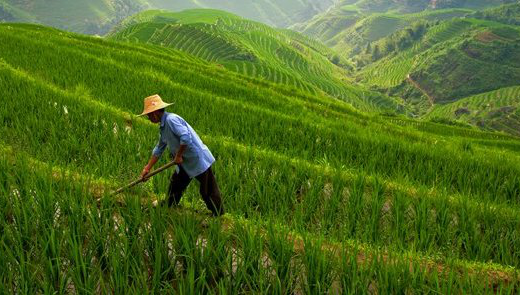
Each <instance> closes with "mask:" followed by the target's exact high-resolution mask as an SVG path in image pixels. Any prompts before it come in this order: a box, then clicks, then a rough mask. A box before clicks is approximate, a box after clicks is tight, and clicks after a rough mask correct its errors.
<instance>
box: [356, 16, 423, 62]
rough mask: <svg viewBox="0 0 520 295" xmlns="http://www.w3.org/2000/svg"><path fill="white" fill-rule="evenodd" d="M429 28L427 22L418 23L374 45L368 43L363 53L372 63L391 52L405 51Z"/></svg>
mask: <svg viewBox="0 0 520 295" xmlns="http://www.w3.org/2000/svg"><path fill="white" fill-rule="evenodd" d="M430 26H431V24H430V23H428V22H424V21H419V22H416V23H414V24H412V25H411V26H409V27H407V28H405V29H403V30H400V31H397V32H395V33H393V34H392V35H390V36H388V37H386V38H384V39H381V40H379V41H377V42H376V43H375V44H371V43H368V44H367V47H366V48H365V52H364V53H365V56H367V57H368V58H369V59H370V61H372V62H374V61H377V60H379V59H381V58H383V57H385V56H387V55H390V54H392V53H393V52H396V51H401V50H404V49H407V48H409V47H411V46H413V44H415V43H416V42H417V41H418V40H420V39H421V38H422V37H423V36H424V34H426V32H427V30H428V28H429V27H430Z"/></svg>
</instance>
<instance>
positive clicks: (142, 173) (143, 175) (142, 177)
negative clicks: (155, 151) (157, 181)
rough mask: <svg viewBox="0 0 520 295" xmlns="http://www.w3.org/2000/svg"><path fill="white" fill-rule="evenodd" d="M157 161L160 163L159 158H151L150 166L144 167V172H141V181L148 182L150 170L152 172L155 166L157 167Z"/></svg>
mask: <svg viewBox="0 0 520 295" xmlns="http://www.w3.org/2000/svg"><path fill="white" fill-rule="evenodd" d="M157 161H159V158H157V157H156V156H152V157H151V158H150V161H148V164H146V166H144V168H143V171H142V172H141V179H142V180H143V181H148V177H147V176H148V173H150V170H152V167H153V165H155V163H157Z"/></svg>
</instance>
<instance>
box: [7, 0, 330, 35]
mask: <svg viewBox="0 0 520 295" xmlns="http://www.w3.org/2000/svg"><path fill="white" fill-rule="evenodd" d="M333 2H334V1H333V0H283V1H282V0H276V1H271V0H260V1H254V2H251V1H242V0H229V1H214V0H175V1H173V0H88V1H83V0H53V1H45V0H0V22H2V21H4V22H29V23H41V24H46V25H50V26H53V27H56V28H60V29H65V30H68V31H73V32H80V33H86V34H99V35H103V34H105V33H106V32H108V31H109V30H110V29H111V28H112V27H113V26H114V25H115V24H116V23H118V22H119V21H121V20H122V19H124V18H126V17H128V16H130V15H132V14H135V13H137V12H139V11H143V10H146V9H168V10H173V11H180V10H184V9H188V8H215V9H222V10H227V11H231V12H233V13H235V14H238V15H241V16H243V17H247V18H250V19H254V20H257V21H260V22H263V23H266V24H269V25H273V26H278V27H287V26H289V25H291V24H294V23H297V22H303V21H307V20H309V19H310V18H312V17H313V16H314V15H316V14H319V13H321V12H323V11H325V10H327V9H328V8H329V7H330V6H331V5H332V4H333Z"/></svg>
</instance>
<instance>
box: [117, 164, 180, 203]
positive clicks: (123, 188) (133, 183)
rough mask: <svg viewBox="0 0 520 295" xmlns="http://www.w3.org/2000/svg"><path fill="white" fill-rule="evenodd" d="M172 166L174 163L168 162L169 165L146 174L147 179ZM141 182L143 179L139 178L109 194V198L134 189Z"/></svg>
mask: <svg viewBox="0 0 520 295" xmlns="http://www.w3.org/2000/svg"><path fill="white" fill-rule="evenodd" d="M173 166H175V162H173V161H172V162H170V163H168V164H166V165H164V166H162V167H160V168H158V169H155V170H154V171H152V172H150V173H149V174H148V176H147V178H151V177H153V176H155V175H157V174H159V173H161V172H163V171H164V170H166V169H168V168H170V167H173ZM142 182H144V179H143V178H139V179H137V180H136V181H134V182H132V183H130V184H128V185H125V186H123V187H122V188H120V189H118V190H116V191H114V192H113V193H111V194H110V196H115V195H118V194H120V193H122V192H123V191H125V190H127V189H129V188H131V187H134V186H136V185H138V184H140V183H142Z"/></svg>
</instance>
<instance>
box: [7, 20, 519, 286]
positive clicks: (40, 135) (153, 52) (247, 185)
mask: <svg viewBox="0 0 520 295" xmlns="http://www.w3.org/2000/svg"><path fill="white" fill-rule="evenodd" d="M0 50H1V51H2V53H3V54H2V59H0V78H1V79H0V95H1V96H2V97H8V98H16V99H7V100H3V101H2V104H3V107H2V108H0V121H1V122H0V123H1V124H0V134H1V147H2V153H1V156H0V168H2V169H0V176H1V177H0V192H1V193H0V196H1V197H0V202H1V204H2V206H0V208H1V209H0V214H1V216H2V218H0V227H1V228H2V231H3V232H4V233H5V234H4V235H3V238H2V240H0V245H1V247H0V252H1V254H2V255H0V257H2V258H1V259H2V260H1V261H2V265H6V266H7V267H6V268H3V269H8V270H9V271H6V272H0V276H1V278H2V282H3V284H2V288H3V289H2V290H4V291H5V292H8V293H9V292H11V293H12V292H16V291H18V292H22V291H23V292H26V293H35V292H36V293H37V292H39V291H42V290H44V289H45V290H49V292H51V291H55V290H67V289H70V288H76V289H78V288H82V290H99V288H101V289H102V290H106V291H109V290H110V291H115V290H119V291H121V292H123V290H125V291H126V292H140V293H142V292H143V290H150V291H151V292H152V291H153V292H158V291H162V292H166V291H168V290H169V291H172V288H173V290H176V291H179V292H181V291H182V290H185V289H184V288H185V287H190V286H191V288H194V291H193V292H195V293H198V292H201V291H202V290H204V289H206V288H210V290H211V288H212V286H214V285H213V284H214V282H211V280H212V279H216V280H217V282H218V283H219V284H220V285H219V288H224V289H227V290H230V292H245V291H251V290H253V291H254V290H256V291H262V290H266V288H274V289H275V290H278V289H277V288H278V287H280V286H282V287H283V286H286V287H290V286H292V287H290V288H297V289H298V288H303V289H305V290H307V291H306V292H310V293H313V292H324V291H325V290H329V288H330V287H331V285H332V282H333V281H335V280H341V283H339V285H338V286H339V288H342V289H343V290H352V289H351V288H354V291H356V290H357V292H361V291H363V290H366V289H367V288H369V287H368V285H369V283H370V282H374V281H375V282H377V285H378V286H379V288H384V289H385V290H395V292H397V293H399V292H405V291H406V292H408V291H410V290H412V291H415V292H424V291H426V290H430V291H431V290H432V289H434V290H437V291H438V292H447V291H448V290H451V291H453V289H456V290H460V291H463V290H464V291H468V290H473V292H477V293H480V292H483V290H484V289H485V288H489V287H490V285H488V284H487V282H486V281H485V279H484V278H487V277H488V276H487V275H486V274H490V273H494V272H493V271H491V270H490V268H492V269H494V270H495V271H496V270H498V271H499V273H498V274H501V275H504V274H506V273H513V275H514V273H516V269H517V267H520V256H519V253H520V248H518V247H519V246H518V245H520V243H519V242H518V236H519V234H520V233H519V229H520V218H519V216H520V214H519V212H518V209H516V208H517V206H518V203H519V200H518V194H519V191H520V187H519V185H520V182H519V178H518V177H519V175H520V173H519V172H520V171H519V170H518V169H519V168H518V167H520V142H519V141H518V140H516V139H513V138H510V137H508V136H504V135H498V134H495V133H484V132H480V131H476V130H472V129H466V128H458V127H448V126H444V125H438V124H434V123H427V122H417V121H413V120H408V119H403V118H399V117H391V118H382V117H377V116H368V115H366V114H363V113H360V112H358V111H355V110H353V109H352V108H351V107H350V106H349V105H347V104H345V103H342V102H340V101H337V100H334V99H330V98H327V97H320V96H314V95H309V94H307V93H303V92H298V91H294V90H292V89H290V88H287V87H285V86H281V85H277V84H271V83H269V82H265V81H262V80H256V79H252V78H250V77H247V76H242V75H239V74H236V73H234V72H232V71H229V70H226V69H223V68H220V67H218V66H215V65H214V64H211V63H208V62H206V61H204V60H202V59H199V58H196V57H194V56H190V55H188V54H186V53H183V52H180V51H175V50H170V49H166V48H163V47H156V46H152V45H139V44H126V43H116V42H111V41H106V40H102V39H96V38H90V37H84V36H78V35H73V34H69V33H65V32H60V31H56V30H53V29H48V28H44V27H38V26H32V25H0ZM156 92H159V93H160V94H161V95H162V96H163V97H164V98H165V99H166V100H167V101H174V102H175V103H176V104H175V107H174V108H173V109H172V110H173V111H174V112H176V113H178V114H180V115H182V116H183V117H184V118H186V119H187V120H188V121H189V122H190V123H192V125H193V126H194V127H195V129H196V130H197V131H198V132H199V133H200V135H201V136H202V138H203V140H204V141H205V142H206V143H207V144H208V145H209V147H210V149H211V150H212V151H213V153H214V154H215V155H216V157H217V159H218V162H217V164H216V165H215V171H216V174H217V178H218V179H219V184H220V186H221V190H222V192H223V196H224V200H225V204H226V207H227V209H228V211H229V212H230V216H231V217H233V216H243V217H247V219H248V220H250V222H251V224H265V226H266V227H265V229H266V231H262V233H265V234H266V235H267V242H266V244H264V242H263V241H261V240H255V239H254V237H257V239H258V237H261V236H262V234H260V232H259V231H255V230H254V228H246V229H242V230H241V229H240V227H238V228H237V227H234V228H233V229H232V232H231V237H235V238H232V240H229V242H231V245H232V247H237V248H236V249H237V251H236V252H233V251H228V250H226V248H225V247H224V245H229V243H228V242H226V241H228V239H230V238H231V237H228V236H227V235H223V234H224V232H223V231H222V229H221V228H220V226H222V225H219V221H211V222H210V229H209V230H208V233H204V232H202V230H201V228H200V226H199V224H198V222H197V221H196V220H194V219H193V218H192V217H190V216H191V215H189V214H188V215H186V214H182V213H181V214H179V213H172V212H166V211H164V210H147V211H142V210H141V207H140V206H139V203H138V201H137V200H136V199H135V198H133V197H132V195H130V194H129V195H126V196H125V200H126V203H127V206H126V207H123V208H119V207H118V206H117V204H115V203H114V202H113V201H111V199H107V200H106V201H105V202H102V203H101V204H100V205H99V206H100V207H99V208H98V207H97V205H96V203H95V201H93V199H91V198H93V197H94V196H95V194H94V193H93V192H92V190H91V189H88V187H92V186H93V185H94V184H95V183H97V180H103V181H102V183H104V184H105V185H109V186H111V187H115V186H117V185H120V184H121V183H122V182H124V181H125V180H128V179H129V178H132V176H135V174H136V173H137V172H139V171H140V169H141V168H142V165H143V164H144V162H145V161H146V159H147V157H148V156H149V154H150V150H151V148H152V146H153V143H154V141H155V139H156V132H157V126H154V125H152V124H150V123H149V122H147V121H145V120H144V119H142V118H135V117H134V116H133V115H132V114H135V113H138V112H139V111H140V109H141V107H142V106H141V104H142V97H144V96H146V95H149V94H151V93H156ZM222 122H226V123H225V124H222ZM432 147H434V148H432ZM46 167H47V168H46ZM50 167H53V169H51V168H50ZM70 173H72V174H73V175H81V176H82V178H78V177H72V178H71V177H70V176H67V175H70ZM119 173H121V176H120V177H114V176H115V175H118V174H119ZM244 175H247V176H248V177H244ZM60 179H61V180H60ZM81 179H83V181H80V180H81ZM167 180H168V176H167V175H162V176H160V177H158V178H156V179H154V180H153V181H151V182H150V183H149V184H148V185H147V186H146V188H144V189H141V190H137V191H135V192H138V193H139V195H141V196H145V195H150V193H155V194H157V193H159V194H162V193H164V188H165V187H166V184H167ZM33 196H38V198H34V197H33ZM187 200H188V201H189V200H195V205H194V206H195V207H196V208H200V204H197V202H198V201H197V200H198V197H196V188H195V187H192V188H191V189H190V190H189V192H188V195H187ZM188 203H190V202H187V203H185V205H187V204H188ZM92 208H98V209H92ZM431 212H435V214H433V215H432V214H430V213H431ZM454 220H456V221H457V222H453V221H454ZM148 224H151V225H152V226H148ZM269 224H271V227H269ZM273 224H274V227H275V228H276V227H278V226H280V225H282V226H283V228H285V229H286V230H290V231H294V232H298V233H300V234H303V237H304V240H305V241H306V242H305V246H304V247H303V246H302V248H301V249H305V254H304V255H303V256H299V255H298V256H295V255H294V253H293V252H292V250H291V251H288V252H287V251H286V250H287V249H288V248H287V246H286V245H285V243H286V242H284V241H286V239H285V237H287V236H286V235H283V232H284V231H282V234H280V233H278V234H277V233H276V231H274V230H273V229H272V228H273V226H272V225H273ZM170 230H171V232H170ZM171 233H173V235H172V234H171ZM285 233H286V234H287V232H286V231H285ZM201 235H202V236H201ZM311 236H315V237H317V238H316V239H315V240H317V241H324V240H326V241H336V242H339V243H342V244H344V245H345V246H341V248H342V249H352V247H355V248H357V249H362V251H368V249H374V251H375V252H374V253H380V254H379V255H383V256H376V257H379V259H376V258H375V259H374V260H373V262H372V263H369V265H365V266H358V264H357V259H355V258H356V254H355V253H346V255H341V257H343V258H344V259H343V260H341V259H340V261H343V264H342V263H340V264H336V263H334V258H333V257H332V256H320V255H322V254H320V253H321V252H320V251H318V250H317V249H321V246H320V244H319V242H318V244H317V246H313V244H312V243H311V241H312V239H311V238H310V237H311ZM199 237H202V238H203V239H206V240H207V241H208V243H209V245H214V247H208V248H207V249H211V250H209V251H210V252H206V251H204V253H210V255H203V253H202V252H200V247H196V246H195V245H199V243H197V240H198V239H199ZM107 238H108V239H109V240H110V243H106V240H107ZM246 238H247V239H246ZM172 239H173V240H172ZM251 239H253V240H251ZM233 241H234V242H233ZM214 243H216V244H214ZM222 243H225V244H222ZM183 245H184V246H183ZM276 245H279V246H278V248H273V247H276ZM280 245H281V246H280ZM284 245H285V246H284ZM346 245H350V246H346ZM353 245H355V246H353ZM172 247H173V250H172ZM256 247H259V248H256ZM280 247H281V248H280ZM291 247H292V246H291ZM380 248H382V249H385V252H383V254H381V252H379V251H377V249H380ZM219 249H220V250H219ZM234 249H235V248H234ZM254 249H260V250H258V252H251V251H252V250H254ZM276 249H278V250H276ZM284 249H285V250H284ZM291 249H292V248H291ZM312 249H314V250H312ZM172 251H174V254H175V255H173V256H169V255H171V252H172ZM255 251H256V250H255ZM264 251H267V252H266V253H267V254H266V255H269V257H271V258H270V259H272V261H275V262H277V263H280V264H277V265H278V267H279V268H276V269H273V271H274V272H275V273H276V276H277V277H276V278H274V279H273V280H271V277H270V273H271V272H270V271H267V270H266V271H261V270H262V269H264V267H262V266H261V267H260V268H258V263H256V264H255V263H254V261H255V257H257V258H258V259H260V257H264V253H265V252H264ZM279 251H282V253H280V252H279ZM283 251H285V252H283ZM226 253H227V254H226ZM230 253H237V255H239V256H240V257H242V258H243V260H238V261H242V262H244V261H245V262H247V264H243V263H238V264H237V263H234V262H233V261H237V260H233V256H232V255H231V254H230ZM255 253H256V254H255ZM277 253H278V255H277ZM283 253H285V254H283ZM313 253H314V254H313ZM364 253H367V252H364ZM242 255H243V256H242ZM251 255H252V256H251ZM280 255H282V256H283V255H288V256H283V257H289V259H283V258H280V257H281V256H280ZM375 255H377V254H375ZM182 257H189V258H190V259H189V261H191V262H193V263H189V264H188V265H186V264H184V267H185V270H186V271H185V272H182V271H180V272H179V270H178V267H177V266H175V265H176V263H181V265H182V261H184V262H185V260H182V259H181V258H182ZM334 257H335V256H334ZM365 258H366V256H365ZM390 258H391V259H390ZM220 259H223V260H220ZM258 259H256V261H258ZM262 259H263V258H262ZM280 259H281V260H280ZM294 259H296V260H294ZM389 259H390V260H389ZM389 261H395V263H390V265H387V263H388V262H389ZM410 261H412V263H416V262H419V261H423V263H426V264H427V265H430V266H431V265H437V266H436V267H435V269H434V270H431V271H428V272H426V273H424V272H422V271H421V270H420V268H415V267H414V269H415V271H412V272H410ZM455 261H457V263H458V265H462V266H463V268H462V269H459V270H457V271H455V272H453V273H451V275H450V274H447V276H445V275H446V274H436V273H435V272H436V271H440V272H443V269H444V271H448V272H449V269H450V268H449V267H448V265H452V263H454V262H455ZM490 261H492V262H493V263H494V264H490ZM22 262H23V263H22ZM293 262H296V263H293ZM316 263H318V264H319V265H322V267H321V268H319V269H320V271H322V273H321V274H320V273H316V272H315V270H316ZM432 263H433V264H432ZM439 263H440V264H439ZM477 263H478V264H479V265H480V266H477ZM226 265H227V266H233V267H234V268H235V270H231V269H230V270H229V271H230V272H231V273H234V272H236V273H237V274H239V275H237V276H229V275H227V276H218V274H216V273H212V272H210V271H212V270H216V269H222V268H223V269H227V268H226V267H227V266H226ZM255 265H256V266H257V267H256V268H255ZM342 265H343V266H342ZM506 265H508V266H511V267H509V268H507V267H505V266H506ZM181 267H182V266H181ZM268 267H269V266H268ZM272 267H275V265H273V266H272ZM338 267H339V268H338ZM344 267H346V268H344ZM450 267H451V266H450ZM255 269H256V271H255ZM283 269H286V270H290V271H289V273H290V274H292V275H291V276H289V277H284V276H283ZM204 271H206V272H204ZM481 271H483V272H484V273H480V272H481ZM336 272H337V273H341V274H342V275H341V277H339V278H337V277H335V276H334V277H332V279H331V277H330V275H332V274H334V273H336ZM301 273H303V274H305V275H301V276H300V274H301ZM470 273H471V274H472V276H473V277H469V274H470ZM204 275H205V276H204ZM465 275H468V276H465ZM474 276H476V277H474ZM508 276H509V275H508ZM514 276H516V275H514ZM445 277H449V278H450V279H447V280H444V279H443V278H445ZM497 277H500V275H497ZM190 278H191V279H192V280H196V281H197V282H201V284H193V281H190ZM284 278H286V279H287V278H288V279H289V281H286V280H285V279H284ZM509 278H511V277H509ZM359 279H361V281H358V280H359ZM205 280H208V281H207V282H208V284H209V285H204V282H205ZM277 280H278V282H279V283H278V284H277V283H273V282H276V281H277ZM291 280H295V281H291ZM352 280H354V281H352ZM500 280H503V277H502V279H500ZM512 280H513V281H512V282H511V281H510V283H513V284H514V282H515V280H516V279H514V277H513V279H512ZM251 281H254V282H257V283H255V284H253V285H251V284H250V282H251ZM172 282H173V284H170V283H172ZM248 282H249V283H248ZM291 282H292V283H291ZM294 282H298V283H294ZM365 282H366V284H365ZM280 284H281V285H280ZM71 286H72V287H71ZM277 286H278V287H277ZM319 286H321V287H319ZM338 286H337V287H338ZM508 286H509V287H511V286H513V287H514V286H515V285H508ZM492 287H493V288H502V287H505V286H502V285H493V286H492ZM152 288H153V289H152ZM316 288H318V289H316ZM319 288H321V289H319ZM481 288H484V289H481ZM289 290H292V289H289ZM320 290H321V291H320ZM487 290H488V291H489V289H487ZM515 290H516V289H509V292H512V293H513V292H515ZM286 291H287V290H286ZM354 291H352V292H354ZM506 291H507V289H504V292H506ZM116 292H117V291H116ZM280 292H282V291H280ZM295 292H296V291H295Z"/></svg>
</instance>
